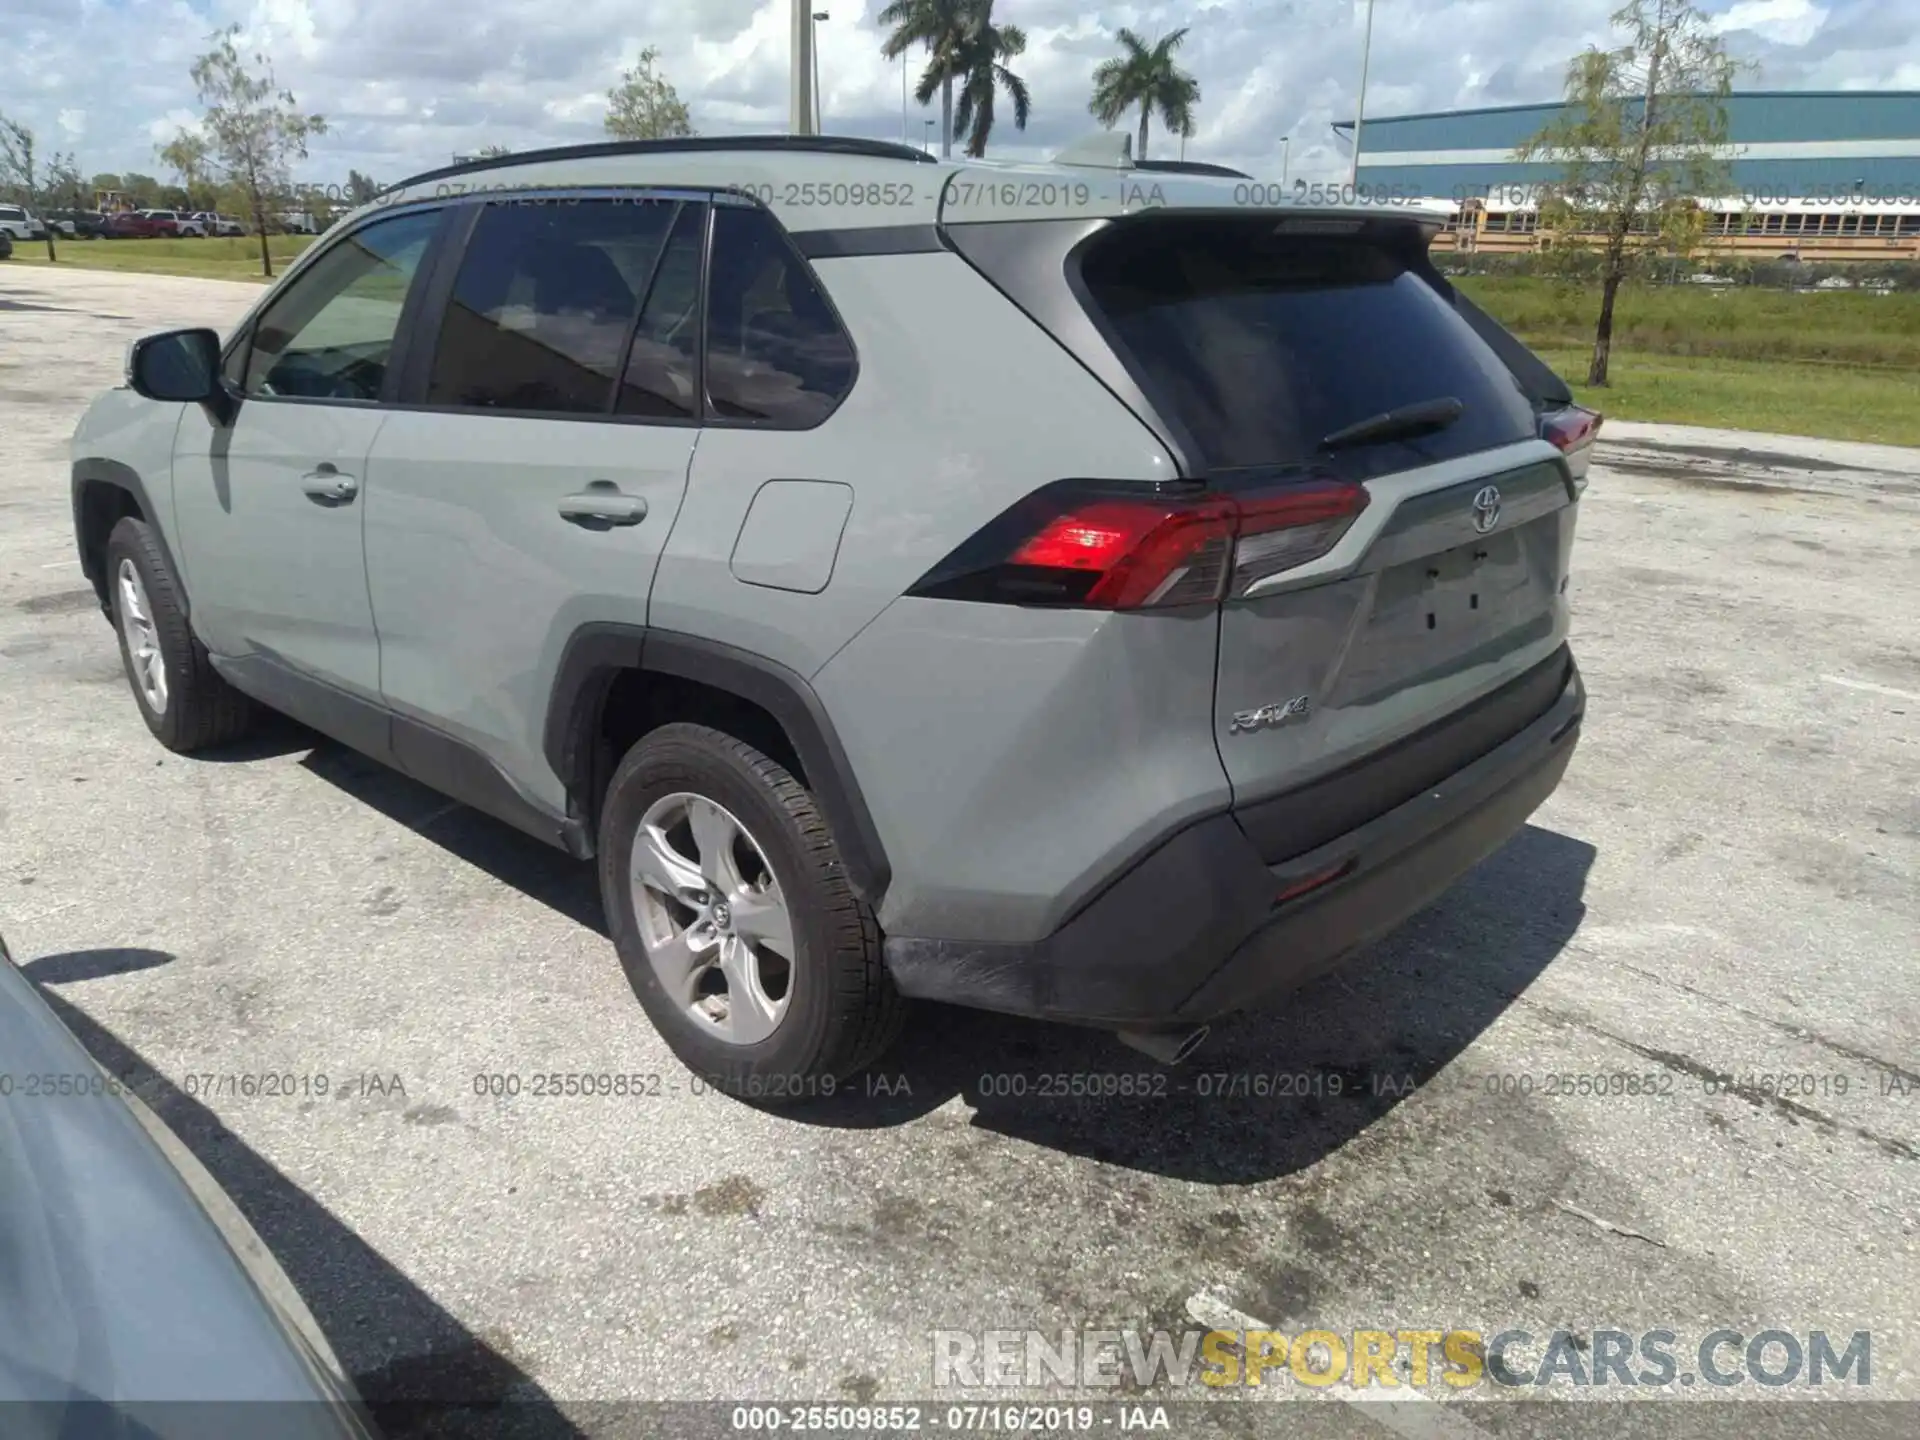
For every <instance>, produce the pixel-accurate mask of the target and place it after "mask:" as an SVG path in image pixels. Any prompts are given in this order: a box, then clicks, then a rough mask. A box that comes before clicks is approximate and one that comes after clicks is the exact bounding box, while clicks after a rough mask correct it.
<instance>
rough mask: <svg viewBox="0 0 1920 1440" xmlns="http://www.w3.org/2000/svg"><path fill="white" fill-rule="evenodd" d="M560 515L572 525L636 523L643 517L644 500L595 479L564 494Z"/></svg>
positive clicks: (599, 525) (645, 504) (594, 526)
mask: <svg viewBox="0 0 1920 1440" xmlns="http://www.w3.org/2000/svg"><path fill="white" fill-rule="evenodd" d="M560 516H561V518H562V519H564V520H570V521H572V522H573V523H574V524H575V525H585V526H588V527H590V528H594V529H598V528H600V527H601V526H605V525H638V524H639V523H640V522H641V521H642V520H644V519H646V518H647V502H646V500H645V498H644V497H642V496H639V495H623V494H622V493H621V492H620V491H619V490H617V489H615V488H614V487H613V486H612V485H611V484H608V483H606V482H605V481H595V482H594V483H593V484H592V485H589V486H588V487H587V488H586V489H585V490H583V491H582V492H581V493H580V494H578V495H567V496H564V497H563V498H562V499H561V501H560Z"/></svg>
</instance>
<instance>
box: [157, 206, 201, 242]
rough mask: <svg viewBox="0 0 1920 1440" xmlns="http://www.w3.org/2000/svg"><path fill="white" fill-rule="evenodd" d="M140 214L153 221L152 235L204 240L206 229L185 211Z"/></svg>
mask: <svg viewBox="0 0 1920 1440" xmlns="http://www.w3.org/2000/svg"><path fill="white" fill-rule="evenodd" d="M141 213H143V214H144V215H146V217H147V218H148V219H149V220H151V221H153V225H154V231H153V233H154V234H156V235H173V236H178V237H181V238H188V237H192V238H198V239H205V238H206V234H207V231H206V227H205V226H203V225H202V224H201V223H200V222H199V221H198V220H196V219H194V217H193V216H191V215H189V214H187V213H186V212H185V211H181V210H146V211H143V212H141Z"/></svg>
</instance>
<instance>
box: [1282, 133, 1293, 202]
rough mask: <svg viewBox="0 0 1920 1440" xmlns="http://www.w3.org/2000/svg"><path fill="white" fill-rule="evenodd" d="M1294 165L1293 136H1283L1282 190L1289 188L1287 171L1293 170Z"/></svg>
mask: <svg viewBox="0 0 1920 1440" xmlns="http://www.w3.org/2000/svg"><path fill="white" fill-rule="evenodd" d="M1292 164H1293V137H1292V136H1291V135H1282V136H1281V137H1280V188H1281V189H1282V190H1284V189H1286V188H1287V171H1288V170H1289V169H1290V168H1291V166H1292Z"/></svg>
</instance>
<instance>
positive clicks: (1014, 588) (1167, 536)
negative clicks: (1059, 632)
mask: <svg viewBox="0 0 1920 1440" xmlns="http://www.w3.org/2000/svg"><path fill="white" fill-rule="evenodd" d="M1366 503H1367V492H1366V490H1365V489H1364V488H1363V487H1361V486H1359V485H1354V484H1348V483H1345V482H1341V481H1314V482H1311V483H1307V484H1302V485H1295V486H1290V487H1287V488H1285V489H1279V490H1273V491H1267V492H1264V493H1249V494H1234V495H1227V494H1222V493H1219V492H1216V491H1204V490H1190V489H1184V488H1175V487H1159V486H1155V487H1147V486H1134V487H1123V486H1116V485H1111V484H1102V483H1100V482H1094V481H1082V480H1063V481H1060V482H1058V483H1056V484H1053V485H1049V486H1047V487H1046V488H1045V489H1043V490H1040V491H1038V492H1036V493H1035V494H1033V495H1030V496H1028V497H1027V498H1026V499H1025V500H1023V501H1021V502H1020V503H1019V504H1017V505H1015V506H1014V507H1013V508H1012V509H1010V510H1008V511H1006V512H1005V513H1004V514H1002V515H1001V516H999V517H998V518H997V519H995V520H994V521H992V522H991V523H990V524H988V525H987V526H986V527H985V528H984V529H982V530H981V531H980V532H979V533H978V534H976V535H974V536H973V537H972V538H971V539H969V540H968V541H966V542H965V543H964V544H962V545H961V546H960V547H959V548H957V549H956V550H955V551H954V552H953V553H952V554H951V555H949V556H947V558H946V559H944V560H942V561H941V562H940V563H939V564H938V565H936V566H934V568H933V569H932V570H930V571H928V572H927V574H926V575H925V576H924V577H923V578H922V579H921V580H920V582H919V584H917V585H915V586H914V587H913V589H912V590H911V591H910V592H908V593H910V594H914V595H921V596H929V597H937V598H942V599H953V600H982V601H991V602H997V603H1000V604H1010V605H1068V606H1078V607H1081V608H1086V609H1096V610H1145V609H1158V608H1165V607H1168V606H1174V605H1193V604H1212V603H1216V602H1218V601H1219V600H1221V599H1222V598H1224V597H1226V596H1227V595H1230V594H1231V595H1242V594H1245V593H1246V591H1247V588H1248V587H1249V586H1250V585H1252V584H1254V583H1256V582H1258V581H1261V580H1265V579H1267V578H1268V577H1270V576H1274V575H1278V574H1280V573H1282V572H1284V571H1286V570H1291V569H1293V568H1295V567H1296V566H1299V565H1303V564H1305V563H1306V562H1307V561H1309V560H1313V559H1316V558H1318V557H1319V556H1321V555H1324V554H1326V553H1327V551H1328V550H1330V549H1332V548H1333V546H1334V544H1335V543H1336V542H1337V541H1338V540H1339V539H1340V537H1341V535H1342V534H1344V533H1345V532H1346V529H1347V527H1348V526H1349V525H1351V524H1352V523H1353V517H1354V516H1356V515H1358V514H1359V513H1360V511H1361V510H1363V509H1364V508H1365V507H1366Z"/></svg>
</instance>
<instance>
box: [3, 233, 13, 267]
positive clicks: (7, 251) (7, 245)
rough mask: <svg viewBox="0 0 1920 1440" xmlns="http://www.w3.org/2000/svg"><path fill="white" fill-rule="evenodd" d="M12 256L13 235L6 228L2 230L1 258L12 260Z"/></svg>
mask: <svg viewBox="0 0 1920 1440" xmlns="http://www.w3.org/2000/svg"><path fill="white" fill-rule="evenodd" d="M12 258H13V236H11V235H9V234H8V233H7V232H6V231H4V230H0V260H11V259H12Z"/></svg>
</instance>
